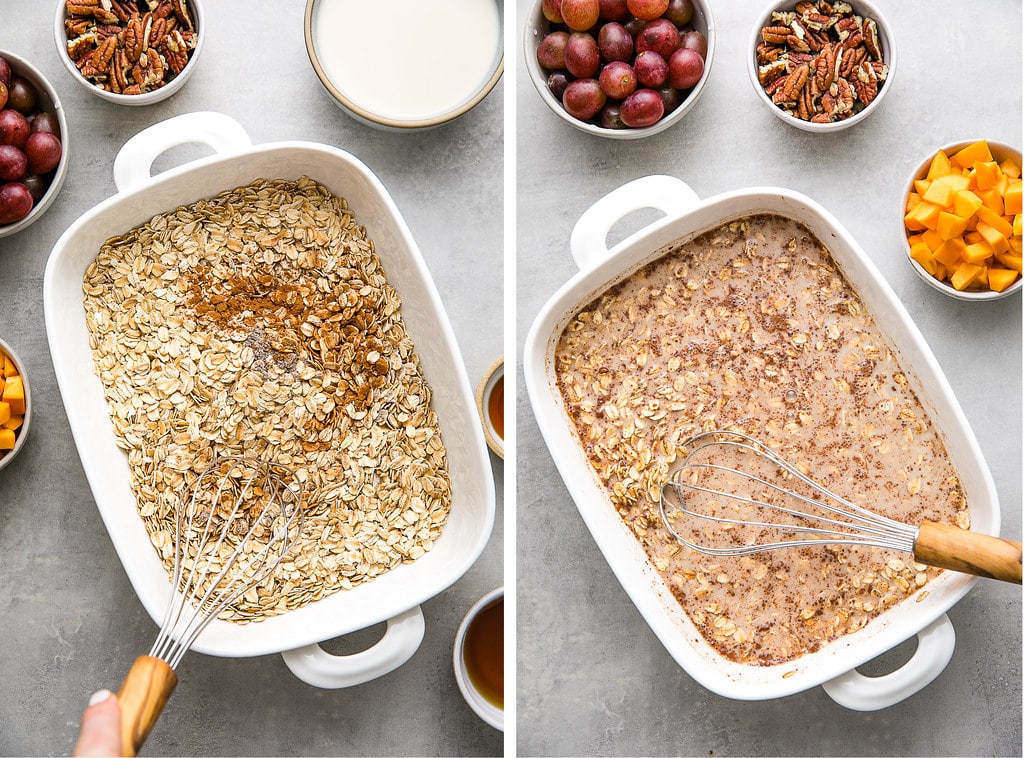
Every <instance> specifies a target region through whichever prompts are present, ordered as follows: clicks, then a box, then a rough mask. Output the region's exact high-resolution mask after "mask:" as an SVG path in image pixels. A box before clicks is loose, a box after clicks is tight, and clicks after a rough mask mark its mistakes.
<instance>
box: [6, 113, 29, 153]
mask: <svg viewBox="0 0 1024 758" xmlns="http://www.w3.org/2000/svg"><path fill="white" fill-rule="evenodd" d="M31 131H32V129H31V127H29V124H28V119H26V118H25V117H24V116H23V115H21V114H20V113H18V111H16V110H14V109H12V108H4V109H3V110H2V111H0V145H14V146H15V147H23V146H24V145H25V140H27V139H28V135H29V133H30V132H31Z"/></svg>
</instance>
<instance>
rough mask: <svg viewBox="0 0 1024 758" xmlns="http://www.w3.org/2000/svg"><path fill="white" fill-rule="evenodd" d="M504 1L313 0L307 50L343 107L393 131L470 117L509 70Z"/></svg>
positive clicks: (308, 17) (309, 5)
mask: <svg viewBox="0 0 1024 758" xmlns="http://www.w3.org/2000/svg"><path fill="white" fill-rule="evenodd" d="M503 15H504V2H503V0H444V2H440V3H432V2H423V1H422V0H391V2H388V3H386V4H383V3H368V2H365V0H307V2H306V11H305V22H304V26H305V37H306V52H307V53H308V54H309V60H310V63H312V64H313V69H314V70H315V71H316V75H317V77H318V78H319V79H320V82H321V84H323V86H324V88H325V89H326V90H327V92H328V94H329V95H330V96H331V98H332V99H333V100H334V101H335V102H336V103H337V104H338V106H339V107H340V108H341V109H342V110H344V111H345V112H346V113H348V114H349V115H350V116H352V117H353V118H355V119H356V120H358V121H361V122H362V123H365V124H368V125H370V126H374V127H378V128H382V129H388V130H392V131H406V130H416V129H427V128H431V127H435V126H439V125H441V124H444V123H447V122H449V121H451V120H453V119H455V118H458V117H459V116H461V115H463V114H464V113H467V112H468V111H469V110H471V109H472V108H473V107H474V106H476V105H477V104H478V103H479V102H480V101H481V100H483V99H484V98H485V97H486V96H487V94H488V93H489V92H490V91H491V90H492V89H493V88H494V86H495V85H496V84H497V83H498V80H499V79H500V78H501V75H502V72H503V69H504V49H503V43H502V40H503V20H502V19H503Z"/></svg>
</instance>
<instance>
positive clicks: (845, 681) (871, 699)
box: [821, 613, 956, 711]
mask: <svg viewBox="0 0 1024 758" xmlns="http://www.w3.org/2000/svg"><path fill="white" fill-rule="evenodd" d="M955 645H956V635H955V634H954V632H953V623H952V622H951V621H950V620H949V616H947V615H946V614H945V613H944V614H942V615H941V616H940V617H939V618H938V619H936V620H935V621H933V622H932V623H931V624H930V625H929V626H928V627H926V628H925V629H924V630H923V631H921V632H920V633H919V634H918V635H917V650H915V651H914V655H913V656H911V658H910V660H909V661H907V662H906V663H905V664H903V666H901V667H900V668H898V669H896V670H895V671H893V672H892V673H890V674H886V675H884V676H864V675H863V674H861V673H860V672H859V671H857V670H856V669H853V670H852V671H848V672H846V673H845V674H843V675H842V676H838V677H836V678H835V679H833V680H831V681H828V682H825V683H824V684H823V685H821V686H822V688H823V689H824V690H825V692H826V693H828V696H829V697H830V698H832V699H833V700H835V701H836V702H837V703H839V705H841V706H843V707H844V708H849V709H850V710H853V711H878V710H881V709H882V708H888V707H889V706H891V705H896V703H899V702H900V701H902V700H905V699H906V698H908V697H910V696H911V695H913V694H914V693H915V692H918V691H919V690H921V689H923V688H924V687H925V686H927V685H928V684H930V683H931V682H932V681H934V680H935V678H936V677H937V676H938V675H939V674H941V673H942V671H943V669H945V668H946V664H948V663H949V661H950V659H951V658H952V657H953V648H954V646H955Z"/></svg>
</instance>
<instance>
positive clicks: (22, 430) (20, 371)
mask: <svg viewBox="0 0 1024 758" xmlns="http://www.w3.org/2000/svg"><path fill="white" fill-rule="evenodd" d="M31 416H32V408H31V405H30V400H29V389H28V379H27V378H26V376H25V372H24V364H22V362H21V361H20V360H19V359H18V356H17V355H15V353H14V350H12V349H11V346H10V345H8V344H7V343H6V342H4V341H3V340H2V339H0V469H3V468H4V466H6V465H7V464H8V463H10V462H11V461H12V460H14V457H15V456H16V455H17V454H18V453H19V452H20V451H21V448H22V447H24V445H25V438H26V437H27V436H28V426H29V421H30V420H31Z"/></svg>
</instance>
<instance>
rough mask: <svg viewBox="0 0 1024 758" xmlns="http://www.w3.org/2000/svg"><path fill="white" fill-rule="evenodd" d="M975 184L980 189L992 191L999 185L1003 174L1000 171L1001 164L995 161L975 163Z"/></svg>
mask: <svg viewBox="0 0 1024 758" xmlns="http://www.w3.org/2000/svg"><path fill="white" fill-rule="evenodd" d="M972 173H973V175H974V184H975V185H976V186H977V188H978V189H983V190H986V189H992V188H993V187H995V186H996V184H998V183H999V177H1000V176H1001V175H1002V172H1001V171H1000V170H999V164H998V163H996V162H995V161H975V162H974V171H973V172H972Z"/></svg>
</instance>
